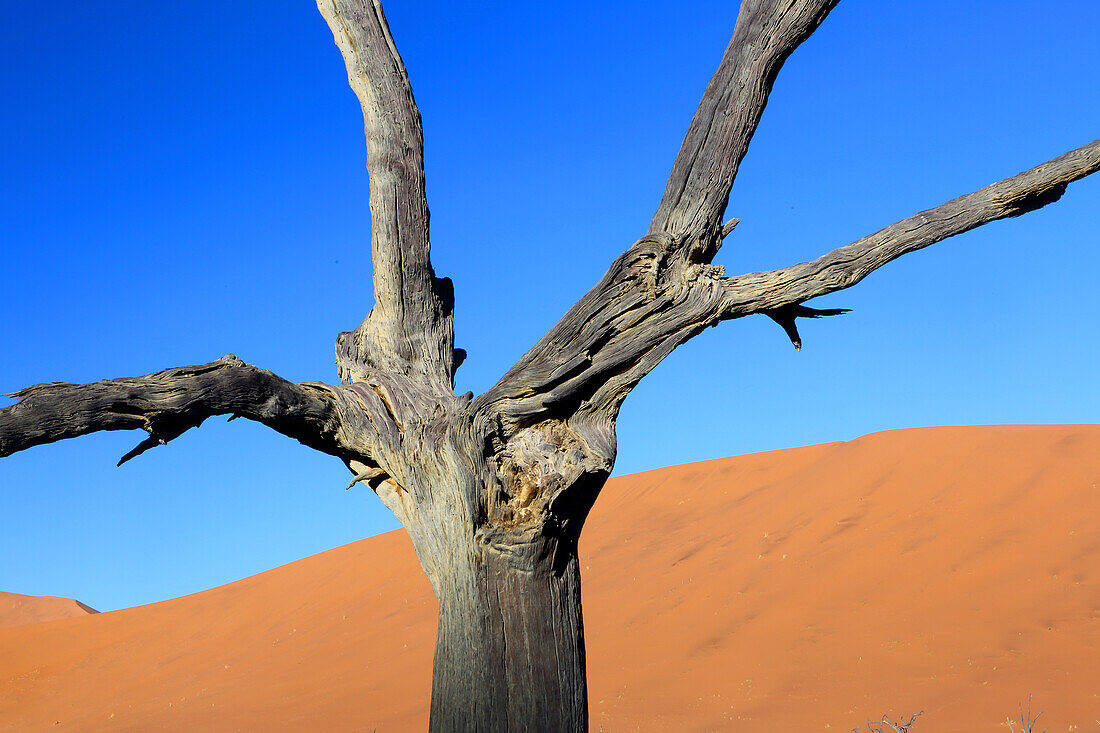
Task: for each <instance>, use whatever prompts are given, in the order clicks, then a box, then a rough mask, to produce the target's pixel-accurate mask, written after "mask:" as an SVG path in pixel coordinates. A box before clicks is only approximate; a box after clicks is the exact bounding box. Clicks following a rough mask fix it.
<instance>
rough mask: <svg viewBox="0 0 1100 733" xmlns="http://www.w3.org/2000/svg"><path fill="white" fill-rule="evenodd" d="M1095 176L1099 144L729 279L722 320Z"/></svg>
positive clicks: (824, 286) (813, 291) (821, 287)
mask: <svg viewBox="0 0 1100 733" xmlns="http://www.w3.org/2000/svg"><path fill="white" fill-rule="evenodd" d="M1097 171H1100V140H1094V141H1093V142H1091V143H1089V144H1088V145H1082V146H1081V147H1079V148H1077V149H1076V150H1071V151H1070V152H1068V153H1066V154H1065V155H1061V156H1059V157H1057V158H1054V159H1053V160H1048V161H1047V162H1046V163H1042V164H1041V165H1037V166H1035V167H1034V168H1032V169H1031V170H1027V171H1024V172H1023V173H1019V174H1017V175H1015V176H1012V177H1011V178H1006V179H1004V180H1002V181H998V182H997V183H994V184H991V185H989V186H986V187H985V188H982V189H980V190H978V191H975V192H974V193H969V194H967V195H965V196H960V197H959V198H956V199H952V200H951V201H948V202H947V203H945V204H942V205H941V206H937V207H936V208H934V209H928V210H927V211H922V212H920V213H919V214H914V215H913V216H910V217H909V218H908V219H903V220H902V221H899V222H897V223H896V224H891V225H890V226H888V227H886V228H885V229H880V230H879V231H877V232H875V233H874V234H871V235H869V236H866V237H864V238H863V239H860V240H858V241H856V242H853V243H851V244H849V245H847V246H845V247H840V248H838V249H835V250H833V251H832V252H829V253H828V254H825V255H823V256H821V257H818V258H817V259H816V260H813V261H812V262H803V263H801V264H798V265H792V266H790V267H784V268H782V269H780V270H773V271H771V272H754V273H749V274H747V275H739V276H737V277H732V278H729V279H728V280H725V281H724V282H723V286H724V287H725V288H726V292H727V301H726V306H725V309H724V312H723V315H722V317H723V318H738V317H741V316H745V315H749V314H750V313H761V312H766V311H771V310H775V309H781V308H784V307H787V306H790V305H792V304H797V303H801V302H802V301H804V300H808V299H810V298H815V297H817V296H819V295H825V294H827V293H833V292H836V291H837V290H843V289H845V288H850V287H852V286H853V285H855V284H856V283H858V282H859V281H860V280H862V279H863V278H865V277H867V276H868V275H869V274H871V273H872V272H874V271H875V270H877V269H878V268H880V267H882V266H883V265H885V264H886V263H888V262H891V261H892V260H896V259H897V258H898V257H901V256H902V255H904V254H907V253H909V252H915V251H917V250H918V249H923V248H925V247H927V246H929V245H931V244H935V243H936V242H939V241H941V240H944V239H947V238H948V237H953V236H955V235H956V234H962V233H963V232H967V231H970V230H971V229H974V228H975V227H979V226H981V225H982V224H988V223H989V222H991V221H996V220H998V219H1004V218H1007V217H1010V216H1020V215H1021V214H1026V213H1027V212H1029V211H1034V210H1035V209H1038V208H1041V207H1043V206H1046V205H1047V204H1051V203H1054V202H1055V201H1057V200H1058V199H1059V198H1061V196H1062V194H1063V193H1064V192H1065V190H1066V187H1067V186H1068V185H1069V184H1070V183H1072V182H1073V181H1076V180H1078V179H1080V178H1084V177H1085V176H1087V175H1089V174H1091V173H1095V172H1097Z"/></svg>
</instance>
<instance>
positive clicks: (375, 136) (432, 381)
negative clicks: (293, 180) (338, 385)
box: [317, 0, 461, 394]
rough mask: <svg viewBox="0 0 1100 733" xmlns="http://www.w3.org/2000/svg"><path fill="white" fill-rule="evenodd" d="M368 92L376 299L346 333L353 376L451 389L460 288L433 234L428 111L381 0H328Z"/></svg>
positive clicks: (343, 353)
mask: <svg viewBox="0 0 1100 733" xmlns="http://www.w3.org/2000/svg"><path fill="white" fill-rule="evenodd" d="M317 7H318V8H319V9H320V11H321V14H322V15H323V16H324V18H325V20H326V21H327V22H328V24H329V27H330V28H331V29H332V34H333V37H334V39H335V41H336V45H337V46H338V47H339V49H340V52H341V54H342V55H343V57H344V63H345V64H346V66H347V70H348V82H349V83H350V84H351V87H352V89H353V90H354V91H355V94H356V95H357V96H358V97H359V102H360V105H361V106H362V109H363V122H364V132H365V134H366V138H367V171H368V173H369V176H370V211H371V253H372V261H373V265H374V296H375V306H374V309H373V310H372V311H371V313H370V315H369V316H368V317H367V319H366V320H365V321H363V323H362V324H361V325H360V326H359V327H358V328H357V329H356V330H355V331H351V332H348V333H342V334H340V337H339V338H338V339H337V345H336V359H337V364H338V366H339V369H340V376H341V378H342V379H343V380H344V381H345V382H348V383H350V382H352V381H359V380H361V379H362V378H363V375H364V373H365V372H367V371H369V370H370V369H372V368H374V369H379V370H382V371H386V372H389V373H393V374H403V375H406V376H409V377H411V378H414V379H417V380H418V381H422V382H424V383H425V384H427V385H428V386H429V387H430V388H431V390H432V391H433V392H436V393H439V394H446V393H450V390H451V384H452V382H453V378H454V371H455V369H456V368H457V363H458V362H459V361H461V356H458V357H457V358H456V353H455V349H454V320H453V311H454V291H453V288H452V287H451V282H450V280H448V279H446V278H442V279H440V278H436V277H435V273H434V271H433V270H432V265H431V261H430V256H429V255H430V246H429V243H428V218H429V216H428V202H427V198H426V196H425V191H424V142H423V132H422V129H421V122H420V111H419V109H418V108H417V106H416V102H415V101H414V99H413V94H412V88H411V86H410V85H409V79H408V75H407V74H406V72H405V65H404V63H403V62H402V61H401V56H400V55H399V54H398V52H397V47H396V45H394V41H393V36H392V35H391V34H390V29H389V26H388V25H387V23H386V18H385V15H384V14H383V12H382V6H381V4H380V3H379V2H378V0H318V2H317Z"/></svg>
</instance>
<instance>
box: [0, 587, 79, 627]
mask: <svg viewBox="0 0 1100 733" xmlns="http://www.w3.org/2000/svg"><path fill="white" fill-rule="evenodd" d="M89 613H99V611H97V610H95V609H94V608H91V607H89V606H85V605H84V604H83V603H81V602H80V601H74V600H73V599H71V598H58V597H56V596H22V595H19V594H18V593H5V592H3V591H0V629H4V628H7V627H8V626H21V625H23V624H35V623H38V622H39V621H55V620H57V619H59V618H72V617H74V616H87V615H88V614H89Z"/></svg>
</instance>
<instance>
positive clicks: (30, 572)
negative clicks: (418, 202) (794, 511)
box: [0, 0, 1100, 609]
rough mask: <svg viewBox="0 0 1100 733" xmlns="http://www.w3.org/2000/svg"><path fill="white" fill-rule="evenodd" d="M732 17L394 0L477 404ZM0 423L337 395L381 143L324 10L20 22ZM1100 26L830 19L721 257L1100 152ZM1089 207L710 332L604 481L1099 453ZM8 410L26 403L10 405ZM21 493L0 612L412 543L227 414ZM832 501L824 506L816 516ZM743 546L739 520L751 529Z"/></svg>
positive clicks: (875, 222)
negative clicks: (738, 464) (949, 434)
mask: <svg viewBox="0 0 1100 733" xmlns="http://www.w3.org/2000/svg"><path fill="white" fill-rule="evenodd" d="M735 5H736V3H733V2H728V1H725V2H716V1H708V0H702V1H699V2H689V3H684V4H676V3H673V4H669V3H656V2H630V3H626V2H609V3H589V2H581V3H551V4H541V5H540V4H530V3H504V2H488V3H470V4H462V3H442V2H435V1H430V2H421V3H411V2H390V3H389V4H388V5H387V11H388V15H389V19H390V23H391V26H392V28H393V32H394V36H395V37H396V40H397V43H398V46H399V48H400V49H401V52H402V54H403V56H404V59H405V62H406V65H407V67H408V69H409V72H410V74H411V77H412V83H413V89H414V91H415V93H416V96H417V100H418V101H419V103H420V107H421V110H422V113H423V117H424V126H425V137H426V156H427V175H428V193H429V203H430V205H431V208H432V241H433V253H432V254H433V258H434V262H435V267H436V270H437V272H438V273H440V274H445V275H449V276H450V277H452V278H453V279H454V282H455V291H456V297H457V302H458V304H457V309H456V324H457V331H458V335H457V341H458V344H459V345H460V346H462V347H464V348H465V349H467V350H468V351H469V352H470V358H469V360H468V361H467V363H466V364H465V365H464V366H463V367H462V368H461V369H460V370H459V377H458V385H457V388H458V390H460V391H464V390H466V389H472V390H474V391H475V392H479V391H482V390H484V389H485V388H487V387H488V386H490V385H491V384H492V383H493V382H494V381H495V380H496V378H497V377H498V376H499V375H500V374H501V373H502V372H503V371H504V370H505V369H506V368H507V367H508V366H510V365H511V364H512V363H513V362H514V361H515V360H516V359H517V358H518V357H519V356H520V354H522V353H523V351H525V350H526V348H527V347H528V346H529V345H531V344H532V343H533V342H534V341H535V340H536V339H537V338H538V337H539V336H540V335H541V334H542V333H543V332H544V331H545V330H546V329H547V328H548V327H549V326H550V325H551V324H552V323H553V322H554V321H555V320H556V319H557V317H558V316H559V315H560V314H561V313H562V312H564V310H565V309H566V308H567V307H568V306H569V305H570V304H571V303H572V302H573V301H575V300H576V299H577V298H578V297H579V296H580V295H581V294H583V293H584V292H585V291H586V290H587V289H588V288H589V287H590V286H591V285H592V284H594V283H595V282H596V280H597V279H598V278H599V276H600V275H601V274H602V273H603V272H604V270H605V269H606V267H607V266H608V264H609V263H610V262H611V260H612V259H613V258H614V257H615V255H616V254H618V253H619V252H621V251H622V250H623V249H625V248H626V247H627V246H629V245H630V244H631V243H632V242H633V241H634V240H635V239H636V238H637V237H638V236H639V235H640V234H641V233H643V232H644V230H645V228H646V225H647V224H648V221H649V218H650V216H651V214H652V212H653V209H654V208H655V206H656V204H657V201H658V200H659V198H660V194H661V191H662V188H663V185H664V181H665V178H666V176H667V174H668V170H669V167H670V165H671V162H672V160H673V157H674V156H675V153H676V150H677V149H678V146H679V144H680V140H681V137H682V135H683V133H684V131H685V129H686V127H687V123H688V121H689V120H690V117H691V114H692V112H693V111H694V108H695V105H696V103H697V102H698V98H699V95H700V93H701V92H702V89H703V87H704V85H705V84H706V81H707V79H708V78H709V76H710V74H711V73H712V72H713V70H714V68H715V67H716V65H717V63H718V60H719V58H720V57H721V53H722V50H723V48H724V47H725V44H726V42H727V40H728V38H729V35H730V33H731V31H732V29H733V23H734V18H735V15H736V7H735ZM0 35H2V38H0V69H2V76H0V98H2V99H3V100H4V106H3V108H2V115H0V171H2V173H0V176H2V178H0V181H2V184H0V185H2V191H3V195H2V196H0V241H2V242H3V247H4V267H3V273H2V275H0V277H2V280H0V282H2V287H0V314H2V318H3V324H4V329H3V344H4V345H3V351H2V353H3V358H2V359H0V391H4V392H7V391H13V390H16V389H19V388H21V387H24V386H26V385H29V384H32V383H36V382H44V381H53V380H64V381H73V382H86V381H94V380H97V379H103V378H110V377H122V376H131V375H137V374H143V373H148V372H152V371H156V370H159V369H162V368H165V367H169V366H177V365H183V364H196V363H202V362H206V361H210V360H213V359H216V358H218V357H220V356H222V355H224V354H226V353H230V352H231V353H234V354H237V355H238V356H240V357H241V358H243V359H245V360H246V361H248V362H250V363H253V364H256V365H258V366H261V367H264V368H266V369H270V370H272V371H275V372H276V373H278V374H281V375H282V376H284V377H287V378H290V379H294V380H326V381H332V380H335V379H336V374H335V368H334V366H333V356H332V353H333V340H334V338H335V336H336V333H337V332H338V331H341V330H348V329H351V328H353V327H354V326H355V325H356V324H358V323H359V321H360V320H361V319H362V318H363V316H364V315H365V314H366V313H367V311H368V310H369V308H370V306H371V302H372V295H371V285H370V282H371V276H370V265H369V251H368V239H367V232H368V231H369V224H368V212H367V177H366V172H365V168H364V160H365V150H364V144H363V138H362V120H361V117H360V113H359V109H358V105H357V103H356V101H355V98H354V96H353V94H352V93H351V91H350V90H349V89H348V87H347V83H346V76H345V72H344V68H343V64H342V61H341V59H340V55H339V53H338V51H337V49H336V47H335V46H334V45H333V42H332V37H331V35H330V33H329V31H328V28H327V27H326V26H325V24H324V22H323V21H322V19H321V18H320V16H319V15H318V13H317V11H316V9H315V8H314V7H313V6H312V5H311V4H310V3H308V2H304V1H302V2H295V3H290V2H272V1H271V0H265V1H264V2H260V1H259V0H253V1H250V2H249V1H244V0H242V1H241V2H232V3H225V2H218V3H214V2H199V1H197V0H196V1H195V2H188V3H147V2H146V3H137V2H99V3H83V2H81V3H77V2H62V3H60V5H59V4H57V3H52V4H35V3H29V4H28V3H22V4H11V5H10V7H8V8H6V12H5V23H4V25H3V29H2V30H0ZM1098 39H1100V3H1096V2H1094V0H1077V1H1074V2H1070V1H1066V2H1049V3H1040V2H1005V1H1004V0H997V1H993V0H988V1H985V2H977V1H974V2H965V3H959V2H955V1H954V0H952V1H950V2H948V1H946V0H944V1H939V2H930V3H887V2H879V1H878V0H844V1H843V2H842V3H841V4H840V7H839V8H838V9H837V10H836V11H834V12H833V14H832V15H831V16H830V17H829V19H828V20H827V21H826V22H825V23H824V25H823V26H822V28H821V29H820V30H819V31H818V32H817V33H816V34H815V35H814V37H813V38H812V39H811V40H810V41H809V42H807V43H806V44H805V45H804V46H803V47H802V48H801V49H800V50H799V51H797V52H796V53H795V54H794V56H793V57H792V58H791V59H790V61H789V62H788V63H787V66H786V68H785V69H784V71H783V73H782V74H781V76H780V78H779V81H778V83H777V84H776V87H775V91H774V93H773V95H772V100H771V103H770V105H769V107H768V109H767V111H766V113H765V114H764V118H763V121H762V123H761V126H760V129H759V132H758V134H757V136H756V139H755V141H754V143H753V146H752V148H751V149H750V152H749V154H748V157H747V158H746V160H745V162H744V165H743V166H742V170H741V174H740V177H739V179H738V181H737V184H736V186H735V188H734V194H733V198H732V201H731V205H730V210H729V214H730V215H736V216H739V217H741V219H742V224H741V226H740V228H739V229H738V230H737V232H736V234H735V235H734V236H733V237H731V238H730V239H729V240H727V246H726V248H725V249H724V250H723V251H722V252H721V253H720V255H719V258H718V260H717V261H718V262H720V263H722V264H724V265H726V267H727V269H728V270H729V271H731V272H734V271H751V270H760V269H767V268H773V267H779V266H784V265H787V264H791V263H793V262H796V261H799V260H805V259H808V258H812V257H814V256H817V255H818V254H820V253H822V252H824V251H826V250H828V249H832V248H833V247H836V246H840V245H843V244H846V243H848V242H850V241H852V240H854V239H857V238H859V237H860V236H863V235H865V234H868V233H870V232H871V231H874V230H876V229H878V228H880V227H882V226H885V225H887V224H890V223H892V222H894V221H896V220H898V219H900V218H903V217H905V216H908V215H909V214H912V213H914V212H916V211H918V210H921V209H924V208H928V207H931V206H935V205H938V204H940V203H942V202H943V201H946V200H947V199H949V198H953V197H955V196H958V195H960V194H963V193H967V192H969V191H971V190H974V189H976V188H979V187H981V186H983V185H985V184H988V183H991V182H993V181H994V180H998V179H1000V178H1004V177H1006V176H1008V175H1011V174H1014V173H1017V172H1019V171H1020V170H1023V169H1026V168H1029V167H1031V166H1033V165H1035V164H1037V163H1040V162H1042V161H1043V160H1046V159H1048V158H1051V157H1054V156H1056V155H1059V154H1061V153H1062V152H1065V151H1066V150H1069V149H1072V148H1074V147H1077V146H1079V145H1082V144H1084V143H1086V142H1089V141H1091V140H1093V139H1095V138H1097V137H1100V94H1098V93H1097V89H1100V40H1098ZM1098 231H1100V177H1098V178H1097V179H1096V180H1085V181H1082V182H1079V183H1076V184H1073V185H1072V186H1071V187H1070V189H1069V191H1068V193H1067V194H1066V196H1065V197H1064V198H1063V200H1062V201H1061V202H1059V203H1057V204H1055V205H1053V206H1050V207H1048V208H1045V209H1043V210H1041V211H1039V212H1036V213H1032V214H1029V215H1027V216H1025V217H1022V218H1020V219H1011V220H1007V221H1002V222H997V223H994V224H991V225H988V226H986V227H983V228H981V229H979V230H977V231H974V232H971V233H969V234H967V235H964V236H961V237H957V238H954V239H951V240H947V241H946V242H943V243H941V244H938V245H936V246H934V247H933V248H931V249H929V250H925V251H924V252H921V253H917V254H914V255H910V256H908V257H906V258H904V259H902V260H901V261H898V262H895V263H893V264H891V265H889V266H888V267H887V268H885V269H884V270H882V271H880V272H878V273H876V274H875V275H873V276H872V277H871V278H869V279H868V280H867V281H865V282H864V283H862V284H861V285H859V286H858V287H857V288H855V289H853V290H851V291H847V292H843V293H839V294H835V295H833V296H830V297H829V298H827V299H823V300H822V301H821V302H820V303H818V305H827V306H840V307H848V308H853V309H854V311H853V312H852V313H851V314H849V315H847V316H844V317H843V318H836V319H828V320H824V321H818V322H808V323H805V324H804V325H803V326H802V332H803V340H804V343H805V346H804V348H803V351H802V353H796V352H795V351H794V350H793V348H792V347H791V346H790V344H789V343H788V342H787V340H786V338H785V337H784V335H783V333H782V332H781V331H780V329H779V328H777V327H776V326H775V325H774V324H772V323H771V322H770V321H768V320H767V319H765V318H763V317H755V318H751V319H746V320H742V321H735V322H731V323H726V324H723V325H722V326H720V327H719V328H717V329H709V330H708V331H707V332H706V333H704V334H702V335H701V336H699V337H698V338H696V339H695V340H694V341H693V342H691V343H689V344H688V345H686V346H684V347H682V348H681V349H679V350H678V351H676V352H675V353H674V354H673V355H672V356H671V357H670V358H669V359H667V360H666V362H665V363H664V364H662V365H661V366H660V367H659V368H658V369H657V370H656V371H655V372H654V373H653V374H651V375H650V376H649V377H647V378H646V380H645V381H643V382H642V384H641V386H640V387H639V388H638V389H637V390H636V391H635V392H634V394H633V395H632V396H631V398H630V399H629V400H628V401H627V403H626V406H625V408H624V409H623V412H622V417H621V420H620V423H619V436H620V458H619V463H618V468H617V472H618V473H627V472H633V471H640V470H644V469H648V468H654V467H657V466H662V465H667V464H672V463H683V462H687V461H694V460H700V459H706V458H714V457H719V456H725V455H733V454H739V453H747V452H753V451H761V450H769V449H775V448H783V447H789V446H795V445H802V444H809V443H817V442H825V441H830V440H842V439H850V438H854V437H856V436H858V435H861V434H865V433H868V432H873V431H877V430H884V429H890V428H898V427H906V426H919V425H942V424H982V423H1065V422H1094V421H1096V420H1097V414H1098V412H1097V408H1098V407H1100V388H1098V386H1097V364H1098V363H1100V347H1098V346H1097V343H1096V340H1095V335H1096V331H1097V323H1098V322H1100V305H1098V302H1097V301H1098V298H1097V284H1096V282H1097V273H1098V272H1100V247H1098V244H1100V241H1098V240H1100V235H1098V234H1097V232H1098ZM4 404H6V403H4ZM142 437H143V435H141V434H136V433H130V434H127V433H110V434H98V435H93V436H88V437H85V438H80V439H77V440H73V441H67V442H65V443H61V444H54V445H51V446H43V447H39V448H35V449H32V450H31V451H28V452H26V453H22V454H17V455H16V456H13V457H11V458H6V459H3V460H0V589H3V590H8V591H13V592H18V593H27V594H52V595H64V596H72V597H76V598H79V599H80V600H82V601H84V602H86V603H89V604H91V605H93V606H95V607H97V608H100V609H113V608H119V607H124V606H129V605H135V604H139V603H146V602H151V601H156V600H161V599H164V598H170V597H174V596H178V595H182V594H184V593H189V592H193V591H197V590H201V589H204V588H207V587H210V586H213V585H217V584H220V583H224V582H228V581H231V580H235V579H237V578H240V577H243V576H247V575H250V574H252V573H255V572H259V571H262V570H265V569H267V568H270V567H273V566H275V565H279V564H282V563H285V562H290V561H293V560H295V559H297V558H300V557H302V556H304V555H308V554H311V553H314V552H320V551H322V550H325V549H328V548H330V547H333V546H336V545H339V544H343V543H346V542H350V541H353V540H356V539H359V538H361V537H365V536H368V535H371V534H375V533H378V532H381V531H384V530H388V529H391V528H393V527H394V526H396V524H395V521H394V519H393V518H392V516H391V515H389V513H388V512H387V511H386V510H385V509H384V508H383V507H382V506H381V504H380V503H379V502H378V500H377V499H376V498H375V497H374V496H373V495H372V494H370V492H368V491H367V490H365V489H362V488H358V489H354V490H352V491H344V488H343V487H344V484H345V483H346V481H347V478H348V476H347V473H346V469H344V467H343V466H342V465H341V464H340V463H339V462H338V461H336V460H335V459H333V458H330V457H328V456H325V455H321V454H318V453H313V452H311V451H310V450H308V449H306V448H304V447H302V446H300V445H298V444H297V443H295V442H293V441H291V440H289V439H287V438H284V437H282V436H280V435H277V434H275V433H272V432H270V431H267V430H266V429H265V428H262V427H260V426H257V425H254V424H250V423H248V422H247V421H245V420H239V421H235V422H233V423H231V424H228V425H226V424H225V423H224V420H223V419H220V418H218V419H212V420H210V421H209V422H208V424H207V425H205V426H203V428H201V429H200V430H197V431H192V432H190V433H187V434H186V435H184V436H183V437H181V438H180V439H178V440H176V441H174V442H173V443H171V444H169V445H168V446H167V447H164V448H157V449H155V450H153V451H150V452H149V453H146V454H145V455H143V456H141V457H140V458H138V459H136V460H134V461H132V462H131V463H128V464H127V465H126V466H124V467H122V468H120V469H117V468H115V462H116V461H117V460H118V458H119V457H120V456H121V455H122V454H123V453H125V452H126V451H127V450H129V449H130V448H131V447H132V446H133V445H135V444H136V442H137V441H139V440H140V439H141V438H142ZM806 488H807V491H812V490H813V487H812V486H807V487H806ZM736 524H737V518H736V517H730V526H731V527H732V528H736Z"/></svg>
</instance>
